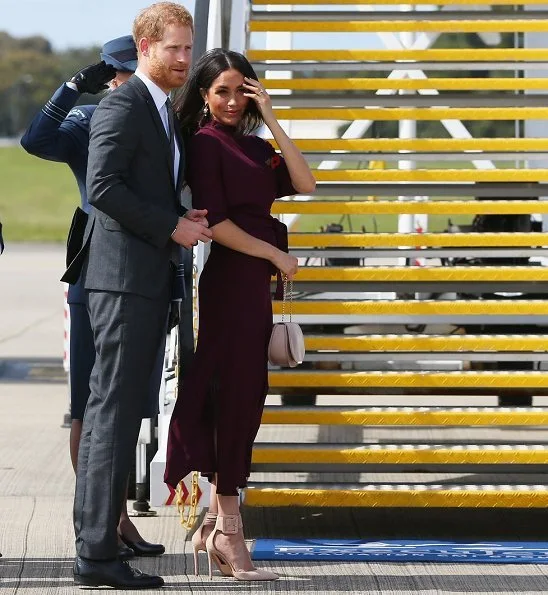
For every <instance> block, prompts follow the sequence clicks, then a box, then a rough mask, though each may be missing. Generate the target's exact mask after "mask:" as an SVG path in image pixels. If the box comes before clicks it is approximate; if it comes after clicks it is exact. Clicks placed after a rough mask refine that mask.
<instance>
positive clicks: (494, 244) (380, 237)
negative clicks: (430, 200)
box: [289, 232, 548, 248]
mask: <svg viewBox="0 0 548 595" xmlns="http://www.w3.org/2000/svg"><path fill="white" fill-rule="evenodd" d="M289 245H290V247H291V248H303V247H307V248H320V247H321V248H327V247H333V246H334V247H346V248H351V247H352V248H400V247H402V246H421V247H428V248H435V247H448V246H449V247H453V248H456V247H461V248H475V247H478V248H479V247H487V248H503V247H511V248H517V247H520V246H521V247H531V246H533V247H539V246H548V233H540V232H539V233H537V232H531V233H337V234H326V233H291V234H290V235H289Z"/></svg>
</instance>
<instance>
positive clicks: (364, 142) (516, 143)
mask: <svg viewBox="0 0 548 595" xmlns="http://www.w3.org/2000/svg"><path fill="white" fill-rule="evenodd" d="M524 80H526V79H524ZM269 142H271V143H272V145H273V146H274V147H276V148H279V147H278V145H277V144H276V142H275V141H274V140H269ZM294 142H295V144H296V145H297V146H298V147H299V149H301V151H323V152H325V151H364V152H373V153H375V152H383V151H390V152H397V151H428V152H434V151H452V152H460V151H499V152H500V151H509V152H513V151H546V149H547V147H548V138H465V139H460V138H410V139H408V138H356V139H354V138H345V139H342V138H330V139H316V138H310V139H307V138H300V139H299V138H298V139H295V140H294Z"/></svg>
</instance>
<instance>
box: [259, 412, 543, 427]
mask: <svg viewBox="0 0 548 595" xmlns="http://www.w3.org/2000/svg"><path fill="white" fill-rule="evenodd" d="M262 423H263V424H297V425H300V424H303V425H307V424H315V425H352V426H542V425H546V424H548V410H546V409H542V410H540V409H535V408H525V409H523V408H516V409H511V410H510V409H502V408H499V407H497V408H492V409H487V408H485V409H478V408H472V407H470V408H466V409H464V408H454V409H429V408H427V407H423V408H420V409H411V408H406V409H397V408H391V409H389V408H367V409H349V410H344V409H340V410H333V409H327V408H323V407H313V408H310V409H300V408H296V407H291V408H288V409H283V408H281V407H269V408H266V409H265V411H264V413H263V418H262Z"/></svg>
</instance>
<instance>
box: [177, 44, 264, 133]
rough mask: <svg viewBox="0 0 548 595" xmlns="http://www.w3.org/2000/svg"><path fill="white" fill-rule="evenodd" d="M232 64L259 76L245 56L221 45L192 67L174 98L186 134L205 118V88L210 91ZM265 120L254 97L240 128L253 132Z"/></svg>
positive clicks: (250, 101) (256, 78)
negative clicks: (203, 92)
mask: <svg viewBox="0 0 548 595" xmlns="http://www.w3.org/2000/svg"><path fill="white" fill-rule="evenodd" d="M231 68H233V69H234V70H237V71H238V72H239V73H240V74H242V75H243V76H247V77H249V78H252V79H255V80H258V77H257V75H256V74H255V71H254V70H253V67H252V66H251V64H250V63H249V62H248V61H247V58H246V57H245V56H242V54H239V53H238V52H232V51H230V50H223V49H221V48H215V49H213V50H209V51H207V52H206V53H205V54H204V55H203V56H202V57H201V58H200V59H199V60H198V61H197V62H196V64H195V65H194V66H193V67H192V69H191V71H190V74H189V76H188V80H187V82H186V83H185V86H184V87H183V89H182V91H181V92H180V93H179V94H178V95H177V96H176V97H175V99H174V100H173V108H174V110H175V112H176V114H177V115H178V118H179V121H180V123H181V129H182V131H183V134H185V135H186V134H193V133H194V132H195V131H196V130H197V129H198V128H199V126H200V124H201V122H202V121H203V118H204V113H203V109H204V104H205V102H204V99H203V97H202V93H201V91H203V90H205V91H207V90H208V89H209V88H210V87H211V85H212V84H213V81H214V80H215V79H216V78H217V77H218V76H219V75H220V74H222V73H223V72H225V71H227V70H230V69H231ZM210 117H211V116H208V118H210ZM262 123H263V118H262V116H261V112H260V111H259V108H258V107H257V105H256V103H255V102H254V101H253V100H252V99H250V100H249V102H248V104H247V107H246V110H245V113H244V115H243V117H242V119H241V121H240V123H239V124H238V132H240V133H241V134H249V133H250V132H253V131H254V130H255V129H257V128H258V127H259V126H260V125H261V124H262Z"/></svg>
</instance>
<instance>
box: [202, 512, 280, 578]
mask: <svg viewBox="0 0 548 595" xmlns="http://www.w3.org/2000/svg"><path fill="white" fill-rule="evenodd" d="M242 527H243V524H242V517H241V516H240V515H239V514H238V515H230V516H220V515H219V516H217V521H216V522H215V528H214V529H213V531H212V532H211V533H210V534H209V537H208V538H207V539H206V550H207V559H208V563H209V578H213V572H212V563H213V562H215V563H216V564H217V565H218V566H219V568H220V567H221V565H223V566H224V567H225V568H228V569H230V573H231V574H232V576H233V577H234V578H236V579H238V580H239V581H274V580H276V579H278V578H280V577H279V576H278V575H277V574H276V573H275V572H272V571H271V570H262V569H260V568H254V569H253V570H238V569H237V568H236V567H235V566H234V564H233V562H231V561H230V560H229V559H228V558H227V557H226V555H225V554H223V553H221V552H220V551H219V550H218V549H217V548H216V547H215V536H216V534H217V531H220V532H221V533H224V534H225V535H236V534H237V533H238V531H239V530H240V529H241V528H242Z"/></svg>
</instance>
